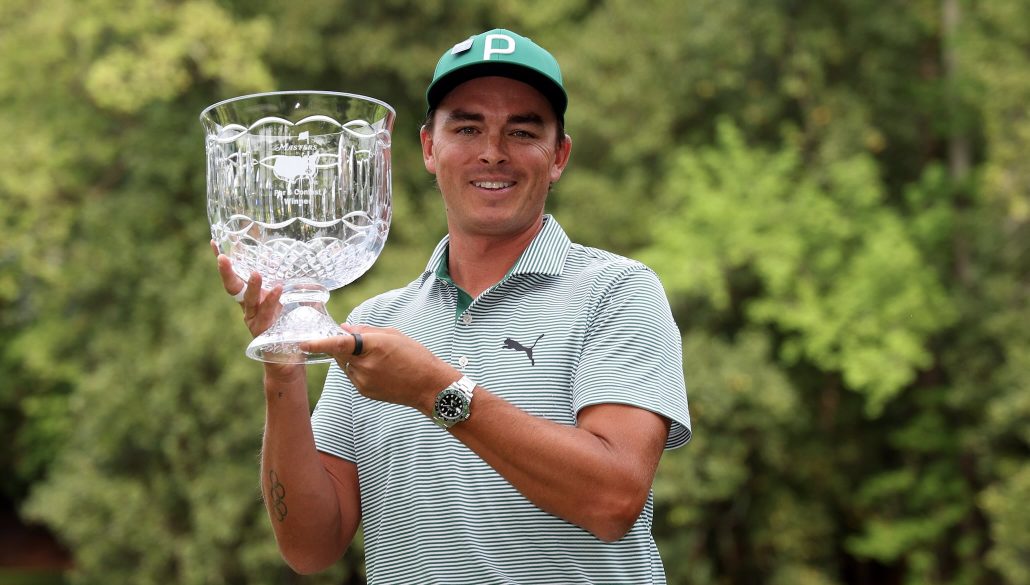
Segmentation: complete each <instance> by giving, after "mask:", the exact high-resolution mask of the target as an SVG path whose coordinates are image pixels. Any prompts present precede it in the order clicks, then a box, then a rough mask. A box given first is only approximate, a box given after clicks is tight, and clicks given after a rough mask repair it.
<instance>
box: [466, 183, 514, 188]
mask: <svg viewBox="0 0 1030 585" xmlns="http://www.w3.org/2000/svg"><path fill="white" fill-rule="evenodd" d="M472 184H473V185H475V186H476V187H479V188H480V189H492V190H497V189H506V188H508V187H511V186H513V185H515V183H514V182H511V181H472Z"/></svg>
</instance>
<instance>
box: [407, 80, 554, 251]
mask: <svg viewBox="0 0 1030 585" xmlns="http://www.w3.org/2000/svg"><path fill="white" fill-rule="evenodd" d="M557 131H558V121H557V118H556V117H555V113H554V110H553V109H552V108H551V104H550V102H548V101H547V98H545V97H544V96H543V94H541V93H540V92H539V91H537V90H536V89H534V88H533V87H532V86H530V85H527V84H525V83H522V82H521V81H515V80H514V79H508V78H507V77H480V78H477V79H473V80H471V81H467V82H465V83H463V84H461V85H459V86H458V87H456V88H455V89H454V90H452V91H451V92H450V93H449V94H447V95H446V96H445V97H444V99H443V100H442V101H441V102H440V104H439V106H438V107H437V108H436V112H435V114H434V117H433V125H432V130H431V131H430V130H429V129H427V128H423V129H422V133H421V138H422V157H423V159H424V161H425V165H426V170H428V171H429V172H430V173H432V174H434V175H436V182H437V184H438V185H439V187H440V192H441V193H442V194H443V199H444V205H445V207H446V211H447V225H448V228H449V230H450V232H451V237H455V236H461V235H475V236H491V237H497V236H508V237H514V236H518V235H520V234H526V233H528V232H532V233H535V230H536V229H538V228H539V226H540V222H541V220H542V217H543V212H544V203H545V202H546V201H547V191H548V189H549V188H550V185H551V183H554V182H556V181H557V180H558V179H559V178H560V177H561V174H562V171H563V170H564V169H565V165H566V164H567V163H568V161H569V153H570V151H571V149H572V140H571V139H570V138H569V137H568V136H565V137H564V138H565V139H564V140H563V141H562V142H561V144H560V145H559V144H557V141H556V140H555V137H556V133H557Z"/></svg>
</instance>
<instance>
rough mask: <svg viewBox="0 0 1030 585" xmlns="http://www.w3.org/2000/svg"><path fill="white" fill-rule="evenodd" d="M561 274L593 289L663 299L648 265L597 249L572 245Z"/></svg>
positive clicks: (659, 283) (656, 278)
mask: <svg viewBox="0 0 1030 585" xmlns="http://www.w3.org/2000/svg"><path fill="white" fill-rule="evenodd" d="M563 273H564V275H565V276H567V277H569V278H572V279H575V280H577V281H579V282H580V283H581V284H582V285H586V284H587V283H590V285H591V287H592V288H598V287H600V288H601V289H610V288H612V287H629V288H639V289H641V290H651V291H653V292H660V293H661V296H663V297H664V296H665V293H664V289H663V287H662V284H661V281H660V280H659V278H658V275H657V274H656V273H655V272H654V271H653V270H651V268H649V267H648V266H647V265H645V264H644V263H642V262H640V261H638V260H634V259H632V258H627V257H625V256H621V255H619V254H615V253H613V252H609V251H607V250H602V249H600V248H592V247H590V246H583V245H581V244H571V245H570V246H569V254H568V256H567V258H566V260H565V267H564V270H563Z"/></svg>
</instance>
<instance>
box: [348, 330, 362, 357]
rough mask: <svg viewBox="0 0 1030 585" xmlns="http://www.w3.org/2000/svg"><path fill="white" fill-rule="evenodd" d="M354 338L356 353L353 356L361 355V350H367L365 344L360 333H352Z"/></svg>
mask: <svg viewBox="0 0 1030 585" xmlns="http://www.w3.org/2000/svg"><path fill="white" fill-rule="evenodd" d="M351 335H352V336H354V352H353V355H361V350H363V349H364V348H365V344H364V343H363V342H362V341H361V334H360V333H351Z"/></svg>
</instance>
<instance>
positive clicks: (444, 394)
mask: <svg viewBox="0 0 1030 585" xmlns="http://www.w3.org/2000/svg"><path fill="white" fill-rule="evenodd" d="M475 388H476V383H475V382H473V381H472V380H469V379H468V377H467V376H462V377H461V378H460V379H458V380H457V381H456V382H453V383H452V384H451V385H450V386H448V387H446V388H444V389H443V390H441V391H440V393H439V394H437V395H436V402H435V403H434V404H433V422H435V423H436V424H438V425H440V426H441V427H443V428H445V429H449V428H451V427H453V426H454V425H456V424H458V423H460V422H461V421H464V420H468V418H469V415H470V414H471V412H470V411H469V406H470V405H471V404H472V391H473V390H475Z"/></svg>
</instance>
